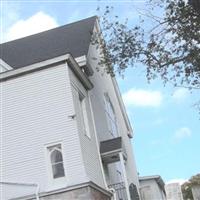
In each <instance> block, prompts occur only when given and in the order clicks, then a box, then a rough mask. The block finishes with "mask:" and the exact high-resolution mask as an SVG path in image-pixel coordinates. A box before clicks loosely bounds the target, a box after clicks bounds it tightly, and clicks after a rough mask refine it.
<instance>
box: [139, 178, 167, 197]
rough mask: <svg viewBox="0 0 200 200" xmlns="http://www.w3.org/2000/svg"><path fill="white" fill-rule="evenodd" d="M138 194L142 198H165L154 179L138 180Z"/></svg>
mask: <svg viewBox="0 0 200 200" xmlns="http://www.w3.org/2000/svg"><path fill="white" fill-rule="evenodd" d="M140 194H141V198H142V200H155V199H156V200H166V198H165V196H164V193H163V191H162V190H161V188H160V187H159V185H158V184H157V182H156V180H155V179H150V180H142V181H140Z"/></svg>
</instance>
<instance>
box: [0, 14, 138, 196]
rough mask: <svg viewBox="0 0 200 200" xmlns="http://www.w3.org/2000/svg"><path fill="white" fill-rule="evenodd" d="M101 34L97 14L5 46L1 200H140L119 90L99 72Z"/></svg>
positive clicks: (2, 61) (2, 54)
mask: <svg viewBox="0 0 200 200" xmlns="http://www.w3.org/2000/svg"><path fill="white" fill-rule="evenodd" d="M98 31H99V25H98V20H97V18H96V17H91V18H88V19H85V20H82V21H78V22H75V23H72V24H69V25H65V26H61V27H58V28H55V29H52V30H49V31H45V32H42V33H39V34H35V35H32V36H28V37H25V38H22V39H18V40H14V41H11V42H7V43H3V44H1V45H0V48H1V54H0V57H1V71H2V72H3V73H1V74H0V84H1V144H0V145H1V149H2V150H1V151H0V162H1V163H0V164H1V169H0V170H1V172H0V173H1V182H0V189H1V191H0V192H1V194H2V199H3V200H7V199H16V198H18V199H37V200H38V199H42V200H47V199H59V200H64V199H67V200H68V199H69V200H73V199H85V200H86V199H87V200H89V199H101V200H107V199H111V198H114V199H117V200H131V199H132V200H133V199H136V200H137V199H139V195H138V188H139V182H138V176H137V170H136V165H135V160H134V155H133V152H132V146H131V138H132V137H133V133H132V128H131V125H130V123H129V120H128V117H127V114H126V111H125V107H124V104H123V102H122V98H121V95H120V92H119V88H118V86H117V83H116V80H115V78H112V77H111V76H110V75H109V74H106V73H104V74H103V75H102V72H103V71H101V69H102V70H103V68H102V67H101V66H100V71H99V72H98V71H97V70H96V68H97V67H98V59H99V50H98V49H97V48H96V46H95V45H92V44H91V36H92V33H93V32H98ZM94 58H95V59H94Z"/></svg>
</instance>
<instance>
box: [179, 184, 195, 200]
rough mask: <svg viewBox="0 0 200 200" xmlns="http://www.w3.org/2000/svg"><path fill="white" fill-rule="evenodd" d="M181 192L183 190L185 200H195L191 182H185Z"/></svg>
mask: <svg viewBox="0 0 200 200" xmlns="http://www.w3.org/2000/svg"><path fill="white" fill-rule="evenodd" d="M181 190H182V194H183V199H184V200H193V195H192V187H191V184H190V182H185V183H184V184H183V185H182V186H181Z"/></svg>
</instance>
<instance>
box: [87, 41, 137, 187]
mask: <svg viewBox="0 0 200 200" xmlns="http://www.w3.org/2000/svg"><path fill="white" fill-rule="evenodd" d="M93 58H97V60H96V59H93ZM88 62H89V63H90V65H91V66H92V67H93V70H94V75H93V76H92V77H90V80H91V82H92V83H93V85H94V88H93V89H92V90H91V100H92V108H93V110H94V114H95V125H96V129H97V135H98V139H99V142H100V141H103V140H108V139H111V138H112V135H111V134H109V129H108V126H107V121H106V115H105V105H104V99H103V98H104V93H108V95H109V97H110V100H111V102H112V104H113V106H114V110H115V113H116V118H117V125H118V133H119V135H120V136H121V137H122V138H123V142H124V145H125V148H126V153H127V155H128V160H127V162H126V165H125V168H126V172H127V178H128V183H129V184H130V183H134V184H135V185H136V186H137V187H138V188H139V182H138V175H137V168H136V164H135V158H134V154H133V148H132V144H131V140H130V138H129V137H128V135H127V133H128V131H129V130H128V128H127V125H126V123H125V120H124V116H123V114H122V110H121V108H120V105H119V101H118V98H117V95H116V92H115V89H114V85H113V81H112V78H111V77H110V75H108V74H106V73H105V72H104V71H103V67H101V66H98V49H96V48H95V46H93V45H90V48H89V53H88ZM97 67H99V70H100V71H97V70H96V68H97ZM113 166H115V165H113ZM116 170H117V169H116V167H115V168H114V167H113V171H116ZM116 176H118V175H117V173H116Z"/></svg>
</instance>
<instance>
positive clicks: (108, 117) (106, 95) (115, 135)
mask: <svg viewBox="0 0 200 200" xmlns="http://www.w3.org/2000/svg"><path fill="white" fill-rule="evenodd" d="M108 101H109V103H110V105H111V107H112V111H113V114H114V118H115V120H114V121H113V119H112V116H110V113H109V111H108ZM104 109H105V113H106V119H107V125H108V130H109V132H110V134H111V135H112V136H113V137H114V138H115V137H118V136H119V132H118V125H117V117H116V113H115V109H114V106H113V104H112V102H111V99H110V97H109V95H108V93H107V92H105V93H104ZM110 121H112V123H114V124H115V128H116V133H113V130H112V127H111V126H112V125H111V123H110ZM110 129H111V130H110Z"/></svg>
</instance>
